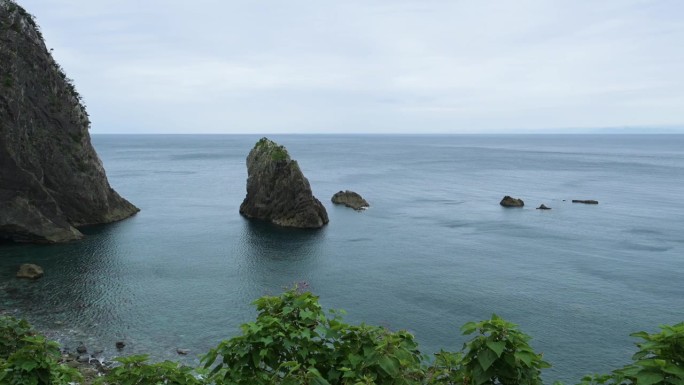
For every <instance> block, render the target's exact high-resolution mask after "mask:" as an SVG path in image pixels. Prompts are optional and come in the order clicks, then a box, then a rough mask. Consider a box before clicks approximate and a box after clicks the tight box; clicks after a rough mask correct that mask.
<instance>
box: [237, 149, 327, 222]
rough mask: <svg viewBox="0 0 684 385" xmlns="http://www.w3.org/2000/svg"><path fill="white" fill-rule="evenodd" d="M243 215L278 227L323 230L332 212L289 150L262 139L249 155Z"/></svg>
mask: <svg viewBox="0 0 684 385" xmlns="http://www.w3.org/2000/svg"><path fill="white" fill-rule="evenodd" d="M240 214H242V215H244V216H245V217H247V218H254V219H261V220H266V221H269V222H272V223H274V224H276V225H280V226H286V227H298V228H319V227H322V226H324V225H325V224H326V223H328V213H327V212H326V211H325V207H323V205H322V204H321V202H320V201H319V200H318V199H316V197H314V196H313V193H312V192H311V186H310V185H309V181H308V180H307V179H306V178H305V177H304V174H302V171H301V170H300V169H299V165H298V164H297V161H296V160H292V159H290V155H289V154H288V152H287V149H285V147H283V146H281V145H278V144H277V143H275V142H273V141H271V140H269V139H267V138H261V140H259V141H258V142H257V143H256V145H254V148H253V149H252V151H250V152H249V155H248V156H247V196H246V197H245V200H244V201H243V202H242V204H241V205H240Z"/></svg>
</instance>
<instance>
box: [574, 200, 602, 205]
mask: <svg viewBox="0 0 684 385" xmlns="http://www.w3.org/2000/svg"><path fill="white" fill-rule="evenodd" d="M572 203H584V204H585V205H597V204H598V201H595V200H593V199H586V200H583V199H573V200H572Z"/></svg>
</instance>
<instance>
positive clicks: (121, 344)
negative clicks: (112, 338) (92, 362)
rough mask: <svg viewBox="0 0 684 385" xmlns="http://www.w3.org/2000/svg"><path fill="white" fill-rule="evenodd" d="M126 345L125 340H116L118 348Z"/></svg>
mask: <svg viewBox="0 0 684 385" xmlns="http://www.w3.org/2000/svg"><path fill="white" fill-rule="evenodd" d="M125 347H126V343H125V342H123V341H116V348H117V349H119V350H121V349H123V348H125Z"/></svg>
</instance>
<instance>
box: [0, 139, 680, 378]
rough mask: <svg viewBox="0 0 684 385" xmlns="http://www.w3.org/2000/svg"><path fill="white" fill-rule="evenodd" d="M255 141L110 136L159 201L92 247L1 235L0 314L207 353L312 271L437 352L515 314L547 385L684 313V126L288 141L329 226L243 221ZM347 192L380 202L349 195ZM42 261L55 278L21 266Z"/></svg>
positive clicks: (606, 360)
mask: <svg viewBox="0 0 684 385" xmlns="http://www.w3.org/2000/svg"><path fill="white" fill-rule="evenodd" d="M258 139H259V136H253V135H244V136H235V135H225V136H192V135H178V136H161V135H159V136H151V135H150V136H147V135H137V136H125V135H121V136H107V135H95V136H94V137H93V143H94V145H95V147H96V149H97V151H98V153H99V155H100V157H101V158H102V160H103V162H104V165H105V168H106V170H107V174H108V176H109V179H110V183H111V184H112V186H113V187H114V188H115V189H116V190H117V191H119V193H121V194H122V195H123V196H124V197H126V198H127V199H129V200H130V201H132V202H133V203H135V204H136V205H137V206H139V207H140V208H141V209H142V211H141V212H140V213H139V214H138V215H137V216H135V217H133V218H131V219H129V220H126V221H122V222H119V223H116V224H112V225H106V226H97V227H91V228H86V229H84V232H85V233H86V234H87V235H88V237H87V238H86V239H85V240H83V241H80V242H74V243H70V244H65V245H52V246H36V245H13V244H3V245H0V289H2V290H0V309H2V310H3V311H4V312H9V313H14V314H19V315H22V316H25V317H27V318H29V319H30V320H31V321H32V322H33V323H34V324H36V325H37V326H38V327H39V328H40V329H42V330H45V331H47V332H48V333H49V334H50V335H51V336H52V337H54V338H57V339H59V340H60V341H62V342H64V343H65V344H66V345H68V346H72V347H73V346H75V344H76V343H77V342H80V341H83V342H85V343H86V344H87V345H89V346H90V347H91V348H93V349H95V348H100V349H104V354H105V355H107V356H111V355H114V354H116V351H115V349H114V343H115V341H117V340H119V339H124V340H125V341H126V342H127V343H128V346H127V347H126V349H125V352H126V353H141V352H148V353H151V354H152V355H153V356H154V357H155V358H156V359H167V358H171V359H181V358H180V357H178V356H177V355H176V353H175V350H176V348H186V349H190V350H191V355H190V357H186V358H182V359H184V360H186V361H189V362H196V360H197V359H196V357H195V355H197V354H200V353H203V352H206V350H207V349H208V348H210V347H213V346H215V345H216V344H217V343H218V342H219V341H220V340H222V339H225V338H228V337H231V336H234V335H236V334H237V333H238V331H239V325H240V324H241V323H244V322H248V321H251V320H252V319H253V318H254V316H255V314H256V313H255V311H254V309H253V307H252V306H251V305H250V303H251V301H253V300H254V299H256V298H258V297H259V296H262V295H265V294H278V293H280V292H281V291H282V290H283V288H287V287H291V286H292V285H293V284H294V283H296V282H307V283H308V284H309V287H310V288H311V290H312V291H313V292H314V293H315V294H317V295H319V296H320V300H321V303H322V304H323V305H324V307H326V308H337V309H339V308H341V309H345V310H346V311H347V312H348V314H347V316H346V318H345V319H346V320H347V321H348V322H351V323H359V322H366V323H370V324H378V325H384V326H386V327H388V328H390V329H407V330H409V331H411V332H413V333H414V334H415V336H416V338H417V340H418V341H419V343H420V346H421V348H422V350H423V352H425V353H432V352H435V351H437V350H439V349H440V348H444V349H450V350H458V349H460V348H461V346H462V344H463V342H464V341H465V340H466V338H465V337H464V336H461V335H460V333H459V328H460V326H461V325H462V324H464V323H465V322H468V321H474V320H481V319H486V318H488V317H490V316H491V314H492V313H496V314H499V315H501V316H503V317H504V318H506V319H507V320H509V321H512V322H515V323H517V324H519V325H520V328H521V329H522V330H523V331H524V332H526V333H528V334H530V335H532V337H533V340H532V345H533V346H534V347H535V349H537V351H541V352H544V357H545V359H547V360H548V361H550V362H551V363H552V364H553V368H552V369H549V370H546V371H545V372H544V378H545V380H546V381H548V382H551V381H553V380H564V381H567V382H570V383H573V381H577V380H579V378H580V377H581V375H583V374H586V373H592V372H608V371H610V370H611V369H614V368H617V367H619V366H621V365H623V364H626V363H627V362H628V361H629V358H630V356H631V354H632V353H633V352H634V351H635V348H634V345H633V344H634V342H635V339H634V338H632V337H629V334H630V333H632V332H635V331H640V330H646V331H649V332H654V331H657V326H658V325H659V324H664V323H670V324H671V323H677V322H681V321H684V279H683V277H684V235H683V233H682V229H684V206H682V205H681V198H682V193H684V135H682V136H677V135H671V136H668V135H633V136H631V135H606V136H601V135H587V136H583V135H577V136H572V135H548V136H545V135H517V136H465V135H464V136H371V135H369V136H324V135H321V136H306V135H291V136H282V135H274V136H272V137H271V139H274V140H276V141H278V142H279V143H280V144H283V145H285V146H286V147H287V148H288V150H289V152H290V154H291V155H292V157H293V158H294V159H297V160H298V161H299V164H300V166H301V168H302V170H303V171H304V173H305V175H306V176H307V177H308V179H309V181H310V183H311V186H312V189H313V191H314V194H315V195H316V196H317V197H318V198H319V199H320V200H321V201H322V202H323V204H324V205H325V206H326V209H327V210H328V214H329V217H330V224H329V225H328V226H326V227H325V228H323V229H321V230H319V231H303V230H293V229H282V228H278V227H274V226H271V225H268V224H265V223H260V222H251V221H248V220H246V219H244V218H242V217H241V216H240V215H239V214H238V207H239V205H240V203H241V202H242V199H243V198H244V195H245V181H246V177H247V175H246V167H245V158H246V156H247V153H248V152H249V150H250V149H251V147H252V146H253V145H254V143H255V142H256V141H257V140H258ZM343 189H351V190H354V191H357V192H358V193H360V194H361V195H363V196H364V197H365V198H366V199H367V200H368V201H369V202H370V204H371V208H370V209H368V210H366V211H364V212H355V211H353V210H351V209H348V208H345V207H337V206H334V205H332V204H331V203H330V197H331V196H332V195H333V194H334V193H335V192H337V191H339V190H343ZM504 195H512V196H514V197H520V198H522V199H523V200H524V201H525V203H526V206H525V207H524V208H522V209H505V208H502V207H500V206H499V201H500V200H501V198H502V197H503V196H504ZM572 199H596V200H598V201H599V202H600V204H599V205H582V204H573V203H571V202H570V200H572ZM541 203H544V204H546V205H547V206H549V207H552V210H549V211H542V210H535V207H537V206H539V205H540V204H541ZM26 262H33V263H38V264H40V265H42V266H43V267H44V268H45V270H46V275H45V277H44V278H42V279H41V280H38V281H36V282H27V281H19V280H16V279H15V278H13V276H14V273H15V272H16V268H17V265H19V264H21V263H26Z"/></svg>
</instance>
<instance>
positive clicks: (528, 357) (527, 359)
mask: <svg viewBox="0 0 684 385" xmlns="http://www.w3.org/2000/svg"><path fill="white" fill-rule="evenodd" d="M513 355H514V356H515V358H516V359H518V360H520V361H522V362H524V363H525V364H526V365H527V366H528V367H530V366H532V361H533V360H534V359H535V358H537V355H536V354H534V353H530V352H525V351H523V352H515V353H513Z"/></svg>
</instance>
